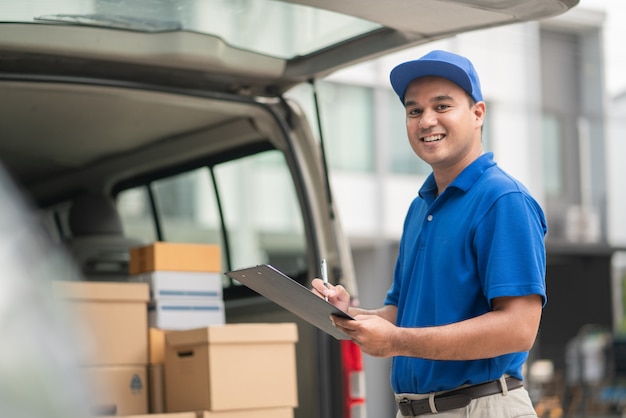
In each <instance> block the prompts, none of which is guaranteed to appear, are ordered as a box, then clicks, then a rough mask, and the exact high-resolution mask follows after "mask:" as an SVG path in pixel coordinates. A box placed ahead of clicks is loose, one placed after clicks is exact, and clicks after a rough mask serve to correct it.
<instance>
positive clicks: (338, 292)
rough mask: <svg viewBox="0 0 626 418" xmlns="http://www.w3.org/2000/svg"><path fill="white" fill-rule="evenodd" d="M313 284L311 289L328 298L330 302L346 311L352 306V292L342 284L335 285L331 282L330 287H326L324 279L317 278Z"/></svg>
mask: <svg viewBox="0 0 626 418" xmlns="http://www.w3.org/2000/svg"><path fill="white" fill-rule="evenodd" d="M311 285H312V286H313V289H311V291H312V292H313V293H315V294H316V295H317V296H319V297H321V298H328V302H329V303H331V304H332V305H334V306H336V307H337V308H339V309H341V310H342V311H344V312H346V313H347V312H348V308H349V307H350V294H349V293H348V291H347V290H346V289H345V288H344V287H343V286H342V285H337V286H333V285H332V284H330V283H329V284H328V287H326V286H325V285H324V281H323V280H322V279H317V278H316V279H313V281H312V282H311Z"/></svg>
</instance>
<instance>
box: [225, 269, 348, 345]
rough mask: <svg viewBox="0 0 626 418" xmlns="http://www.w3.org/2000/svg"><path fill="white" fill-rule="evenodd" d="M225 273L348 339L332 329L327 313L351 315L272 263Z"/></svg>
mask: <svg viewBox="0 0 626 418" xmlns="http://www.w3.org/2000/svg"><path fill="white" fill-rule="evenodd" d="M225 274H226V275H227V276H228V277H230V278H231V279H233V280H237V281H238V282H240V283H242V284H243V285H245V286H246V287H249V288H250V289H252V290H254V291H255V292H257V293H259V294H260V295H262V296H265V297H266V298H268V299H269V300H271V301H272V302H274V303H276V304H278V305H280V306H282V307H283V308H285V309H287V310H288V311H289V312H291V313H293V314H295V315H297V316H299V317H300V318H302V319H304V320H305V321H307V322H308V323H310V324H311V325H314V326H315V327H317V328H319V329H321V330H322V331H324V332H326V333H327V334H330V335H332V336H333V337H335V338H336V339H338V340H349V339H350V337H349V336H348V335H347V334H346V333H344V332H343V331H340V330H339V329H337V328H335V326H334V325H333V324H332V323H331V321H330V316H331V315H336V316H340V317H342V318H348V319H354V318H352V317H351V316H350V315H348V314H347V313H345V312H344V311H342V310H341V309H339V308H337V307H335V306H334V305H331V304H330V303H328V302H326V301H325V300H324V299H322V298H320V297H319V296H317V295H316V294H314V293H313V292H312V291H311V290H310V289H307V288H306V287H304V286H302V285H301V284H300V283H298V282H296V281H295V280H293V279H292V278H290V277H289V276H287V275H285V274H284V273H282V272H280V271H279V270H278V269H276V268H274V267H272V266H271V265H269V264H261V265H258V266H256V267H249V268H245V269H241V270H234V271H228V272H226V273H225Z"/></svg>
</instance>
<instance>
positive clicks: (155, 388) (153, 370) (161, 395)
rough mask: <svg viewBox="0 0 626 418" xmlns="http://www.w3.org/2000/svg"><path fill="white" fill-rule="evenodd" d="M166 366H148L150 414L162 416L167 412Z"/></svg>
mask: <svg viewBox="0 0 626 418" xmlns="http://www.w3.org/2000/svg"><path fill="white" fill-rule="evenodd" d="M164 369H165V366H164V365H163V364H150V365H149V366H148V412H150V413H151V414H161V413H164V412H165V370H164Z"/></svg>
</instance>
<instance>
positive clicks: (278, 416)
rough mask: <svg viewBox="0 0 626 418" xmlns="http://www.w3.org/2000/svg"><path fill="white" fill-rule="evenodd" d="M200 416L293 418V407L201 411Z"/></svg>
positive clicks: (208, 417)
mask: <svg viewBox="0 0 626 418" xmlns="http://www.w3.org/2000/svg"><path fill="white" fill-rule="evenodd" d="M198 418H293V408H287V407H284V408H263V409H247V410H243V411H223V412H211V411H199V412H198Z"/></svg>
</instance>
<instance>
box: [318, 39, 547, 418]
mask: <svg viewBox="0 0 626 418" xmlns="http://www.w3.org/2000/svg"><path fill="white" fill-rule="evenodd" d="M391 84H392V86H393V88H394V91H395V92H396V93H397V94H398V97H399V98H400V100H401V101H402V103H403V105H404V107H405V110H406V129H407V134H408V139H409V142H410V145H411V148H412V149H413V151H414V152H415V154H417V156H418V157H419V158H421V159H422V160H424V161H425V162H427V163H428V164H429V165H430V166H431V167H432V170H433V171H432V173H431V175H430V176H429V177H428V178H427V180H426V181H425V183H424V184H423V186H422V187H421V189H420V191H419V196H418V197H416V198H415V200H414V201H413V203H412V204H411V206H410V208H409V211H408V214H407V217H406V219H405V224H404V229H403V234H402V239H401V242H400V249H399V254H398V259H397V262H396V267H395V272H394V280H393V284H392V286H391V288H390V289H389V291H388V293H387V297H386V299H385V302H384V306H383V307H382V308H379V309H375V310H365V309H360V308H356V307H350V306H349V303H350V296H349V294H348V293H347V292H346V290H345V289H344V288H343V287H341V286H330V285H329V286H328V288H326V287H324V284H323V283H322V281H321V280H319V279H315V280H314V281H313V287H314V292H316V293H317V294H319V295H321V296H327V297H328V299H329V301H330V302H331V303H333V304H334V305H336V306H337V307H339V308H341V309H343V310H345V311H347V312H348V313H350V314H351V315H352V316H353V317H354V318H355V319H356V320H354V321H352V320H345V319H342V318H338V317H333V318H332V320H333V322H334V324H335V326H337V327H338V328H340V329H341V330H343V331H345V332H346V333H347V334H348V335H349V336H350V337H351V338H352V339H353V340H354V341H355V342H356V343H357V344H359V345H360V347H361V349H362V351H363V352H365V353H367V354H369V355H372V356H379V357H391V356H393V364H392V371H391V383H392V387H393V389H394V392H395V394H396V399H397V401H398V407H399V411H398V415H397V417H398V418H400V417H411V416H419V415H428V414H435V413H436V414H438V415H437V416H438V417H467V416H471V417H497V418H503V417H521V416H524V417H527V416H536V414H535V411H534V408H533V406H532V403H531V401H530V398H529V397H528V393H527V391H526V390H525V389H524V388H523V384H522V380H521V379H522V364H523V363H524V362H525V360H526V358H527V356H528V351H529V350H530V348H531V347H532V345H533V344H534V341H535V338H536V335H537V331H538V328H539V321H540V317H541V311H542V308H543V305H544V304H545V301H546V294H545V246H544V236H545V233H546V231H547V227H546V221H545V217H544V214H543V211H542V210H541V208H540V207H539V205H538V204H537V202H536V201H535V200H534V199H533V198H532V197H531V196H530V194H529V192H528V191H527V190H526V188H525V187H524V186H523V185H522V184H521V183H519V182H518V181H517V180H515V179H514V178H512V177H511V176H510V175H508V174H506V173H505V172H504V171H503V170H501V169H500V168H499V167H498V166H497V165H496V163H495V162H494V161H493V155H492V154H491V153H484V152H483V148H482V142H481V132H482V126H483V122H484V118H485V112H486V106H485V103H484V101H483V97H482V93H481V89H480V82H479V79H478V75H477V74H476V71H475V69H474V67H473V65H472V63H471V62H470V61H469V60H467V59H466V58H464V57H461V56H459V55H456V54H452V53H449V52H445V51H432V52H430V53H429V54H427V55H425V56H424V57H422V58H420V59H418V60H415V61H410V62H405V63H403V64H400V65H398V66H397V67H395V68H394V69H393V70H392V72H391Z"/></svg>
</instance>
